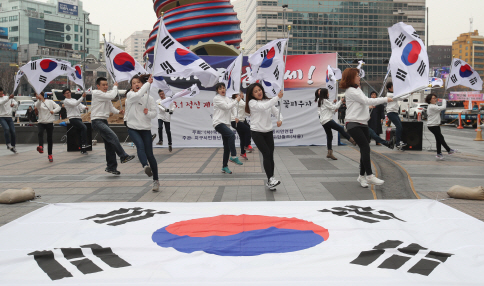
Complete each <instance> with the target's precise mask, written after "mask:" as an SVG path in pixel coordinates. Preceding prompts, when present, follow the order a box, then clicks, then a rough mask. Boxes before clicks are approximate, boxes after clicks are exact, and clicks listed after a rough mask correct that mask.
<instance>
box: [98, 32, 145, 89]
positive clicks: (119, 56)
mask: <svg viewBox="0 0 484 286" xmlns="http://www.w3.org/2000/svg"><path fill="white" fill-rule="evenodd" d="M104 46H105V53H104V60H105V61H106V68H107V69H108V71H109V73H110V74H111V76H112V77H113V79H114V81H115V82H123V81H127V80H131V78H132V77H133V76H135V75H141V74H146V73H147V72H146V70H145V69H144V68H143V66H142V65H141V64H139V63H138V62H137V61H136V60H135V59H134V58H133V57H132V56H131V55H130V54H128V53H126V52H125V51H123V50H121V49H120V48H118V47H116V46H115V45H114V44H112V43H109V42H106V41H105V42H104Z"/></svg>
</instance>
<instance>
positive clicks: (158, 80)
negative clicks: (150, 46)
mask: <svg viewBox="0 0 484 286" xmlns="http://www.w3.org/2000/svg"><path fill="white" fill-rule="evenodd" d="M152 62H153V57H151V58H150V57H148V59H147V61H146V64H145V69H146V72H147V73H149V74H152V73H153V63H152ZM159 90H163V92H164V93H165V96H166V97H171V96H173V91H172V90H171V88H170V86H169V85H168V83H166V81H165V79H164V78H163V77H162V76H154V77H153V83H152V84H151V90H150V94H151V95H152V96H155V98H156V97H157V96H158V91H159Z"/></svg>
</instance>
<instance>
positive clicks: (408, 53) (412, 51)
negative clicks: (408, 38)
mask: <svg viewBox="0 0 484 286" xmlns="http://www.w3.org/2000/svg"><path fill="white" fill-rule="evenodd" d="M421 51H422V47H421V46H420V43H419V42H417V41H412V42H410V43H408V44H407V45H406V46H405V48H404V49H403V52H402V62H403V63H404V64H405V65H406V66H411V65H413V64H415V63H416V62H417V61H418V56H419V55H420V52H421Z"/></svg>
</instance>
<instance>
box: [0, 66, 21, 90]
mask: <svg viewBox="0 0 484 286" xmlns="http://www.w3.org/2000/svg"><path fill="white" fill-rule="evenodd" d="M17 70H18V68H17V67H16V66H10V65H9V64H4V63H2V64H0V86H1V87H2V88H3V90H4V91H5V93H9V94H10V93H12V92H13V88H14V86H15V75H16V74H17Z"/></svg>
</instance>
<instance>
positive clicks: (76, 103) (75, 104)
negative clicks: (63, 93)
mask: <svg viewBox="0 0 484 286" xmlns="http://www.w3.org/2000/svg"><path fill="white" fill-rule="evenodd" d="M83 100H84V97H82V96H81V97H80V98H79V99H75V98H66V99H65V100H64V105H65V106H66V111H67V118H69V119H70V118H81V111H83V110H84V109H86V106H85V105H84V104H82V101H83Z"/></svg>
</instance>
